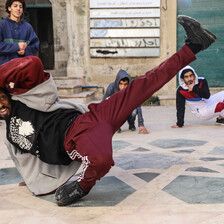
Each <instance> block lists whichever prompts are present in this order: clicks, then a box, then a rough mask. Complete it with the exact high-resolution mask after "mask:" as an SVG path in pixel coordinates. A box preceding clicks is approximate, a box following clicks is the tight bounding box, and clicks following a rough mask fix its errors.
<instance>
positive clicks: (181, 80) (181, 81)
mask: <svg viewBox="0 0 224 224" xmlns="http://www.w3.org/2000/svg"><path fill="white" fill-rule="evenodd" d="M187 69H188V70H189V69H190V70H191V71H192V72H193V73H194V75H195V85H197V84H198V78H199V77H198V75H197V74H196V72H195V70H194V69H193V68H192V67H191V66H189V65H187V66H185V67H184V68H182V69H181V70H180V71H179V77H178V78H179V85H180V86H181V87H182V88H183V89H188V87H187V85H186V84H185V82H184V79H182V78H181V74H182V72H183V71H184V70H187Z"/></svg>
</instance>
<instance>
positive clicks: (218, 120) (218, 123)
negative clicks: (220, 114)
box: [216, 118, 224, 125]
mask: <svg viewBox="0 0 224 224" xmlns="http://www.w3.org/2000/svg"><path fill="white" fill-rule="evenodd" d="M216 124H217V125H224V118H221V119H218V118H217V119H216Z"/></svg>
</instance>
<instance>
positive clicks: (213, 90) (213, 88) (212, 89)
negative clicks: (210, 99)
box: [209, 87, 224, 95]
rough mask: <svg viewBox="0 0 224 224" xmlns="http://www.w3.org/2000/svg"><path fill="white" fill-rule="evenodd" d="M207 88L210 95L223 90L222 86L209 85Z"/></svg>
mask: <svg viewBox="0 0 224 224" xmlns="http://www.w3.org/2000/svg"><path fill="white" fill-rule="evenodd" d="M209 89H210V93H211V95H213V94H215V93H218V92H221V91H223V90H224V87H210V88H209Z"/></svg>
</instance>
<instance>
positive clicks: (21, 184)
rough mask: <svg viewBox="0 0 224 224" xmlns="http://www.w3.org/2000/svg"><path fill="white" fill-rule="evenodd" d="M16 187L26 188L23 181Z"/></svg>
mask: <svg viewBox="0 0 224 224" xmlns="http://www.w3.org/2000/svg"><path fill="white" fill-rule="evenodd" d="M18 186H19V187H22V186H26V183H25V182H24V181H23V182H20V183H18Z"/></svg>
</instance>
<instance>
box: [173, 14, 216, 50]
mask: <svg viewBox="0 0 224 224" xmlns="http://www.w3.org/2000/svg"><path fill="white" fill-rule="evenodd" d="M177 21H178V23H179V24H181V25H182V26H183V27H184V25H185V24H187V25H188V29H189V30H186V32H187V31H190V33H187V36H188V38H189V39H190V40H195V41H192V43H195V44H198V43H200V44H202V50H204V49H206V48H208V47H209V46H210V45H211V44H212V43H214V42H215V40H216V39H217V38H216V36H215V35H214V34H213V33H212V32H210V31H209V30H207V29H205V28H203V27H202V26H201V24H200V23H199V22H198V21H197V20H195V19H193V18H191V17H189V16H185V15H179V16H178V18H177ZM202 40H203V41H202Z"/></svg>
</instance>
